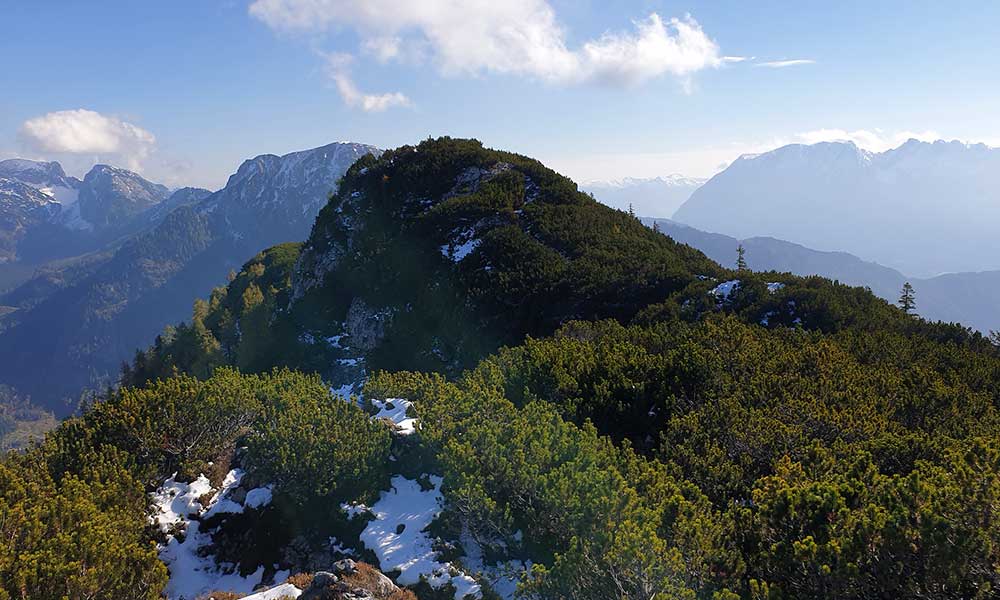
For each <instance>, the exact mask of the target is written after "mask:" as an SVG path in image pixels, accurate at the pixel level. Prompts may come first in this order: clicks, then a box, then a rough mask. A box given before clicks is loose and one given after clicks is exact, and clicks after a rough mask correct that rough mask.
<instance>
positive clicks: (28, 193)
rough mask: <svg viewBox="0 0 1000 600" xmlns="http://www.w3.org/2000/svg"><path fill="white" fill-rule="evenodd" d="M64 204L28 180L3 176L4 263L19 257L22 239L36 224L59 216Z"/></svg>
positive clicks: (0, 252)
mask: <svg viewBox="0 0 1000 600" xmlns="http://www.w3.org/2000/svg"><path fill="white" fill-rule="evenodd" d="M61 208H62V207H61V206H60V205H59V203H58V202H56V201H55V200H54V199H53V198H52V197H51V196H49V195H47V194H45V193H42V192H40V191H38V190H37V189H35V188H34V187H32V186H30V185H28V184H25V183H22V182H20V181H17V180H15V179H5V178H0V263H4V262H11V261H14V260H15V259H17V256H18V254H17V247H18V243H19V242H20V241H21V240H22V239H24V237H25V236H26V235H27V234H28V232H29V231H30V230H31V229H32V228H34V227H37V226H39V225H42V224H44V223H47V222H50V221H52V220H53V219H55V218H56V217H57V216H58V215H59V211H60V210H61Z"/></svg>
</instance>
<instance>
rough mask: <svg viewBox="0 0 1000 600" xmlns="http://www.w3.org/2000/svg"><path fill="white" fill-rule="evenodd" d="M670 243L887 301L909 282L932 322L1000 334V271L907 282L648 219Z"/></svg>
mask: <svg viewBox="0 0 1000 600" xmlns="http://www.w3.org/2000/svg"><path fill="white" fill-rule="evenodd" d="M643 221H644V222H645V223H647V224H648V225H650V226H652V225H653V223H654V222H655V223H656V226H657V227H658V228H659V230H660V231H661V232H662V233H663V234H664V235H668V236H670V237H671V238H673V239H675V240H677V241H678V242H682V243H685V244H688V245H690V246H692V247H694V248H697V249H698V250H701V251H702V252H704V253H705V254H706V255H707V256H708V257H709V258H711V259H712V260H714V261H717V262H719V263H720V264H723V265H727V264H728V265H734V264H735V261H736V249H737V247H738V246H740V245H742V246H743V248H744V250H745V251H746V261H747V266H749V268H750V269H752V270H755V271H777V272H779V273H782V272H787V273H794V274H796V275H802V276H808V275H820V276H822V277H827V278H830V279H835V280H837V281H840V282H842V283H846V284H848V285H854V286H861V287H866V288H869V289H871V290H872V292H873V293H875V294H876V295H877V296H879V297H881V298H883V299H885V300H887V301H888V302H896V301H897V300H898V299H899V294H900V289H901V288H902V287H903V284H904V283H905V282H907V281H909V282H910V283H911V284H912V285H913V286H914V288H915V289H916V294H917V312H918V313H919V314H920V315H922V316H923V317H925V318H927V319H929V320H932V321H944V322H948V323H953V322H957V323H963V324H965V325H967V326H970V327H973V328H975V329H978V330H979V331H981V332H982V333H983V334H988V333H989V332H990V331H993V330H1000V312H998V310H997V306H1000V271H982V272H975V273H950V274H947V275H939V276H937V277H930V278H926V279H921V278H916V277H907V276H906V275H904V274H903V273H900V272H899V271H897V270H895V269H890V268H889V267H885V266H882V265H879V264H877V263H873V262H868V261H864V260H861V259H860V258H858V257H856V256H854V255H852V254H848V253H847V252H823V251H819V250H813V249H811V248H807V247H805V246H802V245H800V244H793V243H792V242H787V241H784V240H778V239H775V238H769V237H750V238H745V239H743V240H739V239H737V238H734V237H730V236H727V235H722V234H719V233H708V232H705V231H700V230H698V229H695V228H694V227H690V226H688V225H684V224H682V223H678V222H676V221H671V220H669V219H648V218H647V219H643Z"/></svg>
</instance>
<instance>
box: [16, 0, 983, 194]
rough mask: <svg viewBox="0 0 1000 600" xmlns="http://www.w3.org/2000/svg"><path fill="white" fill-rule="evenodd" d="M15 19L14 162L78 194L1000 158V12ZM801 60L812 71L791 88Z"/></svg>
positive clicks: (796, 5) (171, 5) (363, 5)
mask: <svg viewBox="0 0 1000 600" xmlns="http://www.w3.org/2000/svg"><path fill="white" fill-rule="evenodd" d="M404 7H405V8H404ZM0 14H2V15H3V21H4V32H5V35H4V36H2V37H0V51H2V52H3V56H5V57H6V60H5V61H4V67H3V70H2V72H3V74H2V76H0V77H2V79H0V81H2V82H3V85H2V88H3V90H4V91H3V93H2V94H0V157H6V156H13V155H22V156H29V157H33V158H50V159H58V160H61V161H62V162H63V163H64V165H65V166H67V168H68V170H70V171H75V172H76V174H80V171H81V170H83V169H85V168H87V167H89V165H90V164H92V163H93V162H95V161H103V162H112V163H118V164H122V165H124V166H131V167H133V168H136V169H140V170H141V171H142V172H143V173H144V174H146V175H147V176H149V177H150V178H152V179H156V180H159V181H164V182H166V183H168V184H170V185H183V184H196V185H203V186H207V187H212V188H215V187H218V186H221V185H222V184H223V183H224V182H225V179H226V177H227V176H228V175H229V174H230V173H232V172H233V171H234V170H235V168H236V167H237V166H238V165H239V163H240V162H241V161H242V160H243V159H245V158H247V157H250V156H253V155H256V154H261V153H268V152H269V153H276V154H281V153H285V152H289V151H293V150H299V149H304V148H309V147H314V146H318V145H322V144H325V143H328V142H331V141H336V140H352V141H360V142H366V143H371V144H375V145H379V146H382V147H392V146H397V145H400V144H405V143H414V142H417V141H419V140H421V139H423V138H426V137H428V136H437V135H453V136H463V137H476V138H479V139H481V140H483V141H484V143H486V144H487V145H489V146H493V147H498V148H504V149H510V150H515V151H518V152H522V153H525V154H529V155H532V156H535V157H537V158H540V159H542V160H543V161H545V162H546V163H547V164H549V165H550V166H553V167H554V168H557V169H558V170H560V171H562V172H565V173H566V174H568V175H570V176H572V177H574V178H576V179H578V180H590V179H612V178H618V177H623V176H654V175H665V174H668V173H673V172H680V173H684V174H688V175H694V176H707V175H711V174H712V173H713V172H714V171H716V170H717V169H718V168H720V166H721V165H723V164H725V163H726V162H728V161H730V160H732V159H733V158H735V157H736V156H738V155H739V154H740V153H743V152H755V151H762V150H766V149H768V148H772V147H775V146H777V145H780V144H783V143H789V142H810V141H818V140H820V139H839V138H851V139H855V140H857V141H858V142H859V143H861V144H862V145H865V146H868V147H871V148H873V149H883V148H885V147H889V146H891V145H894V144H896V143H897V142H899V141H902V140H903V138H905V137H908V136H910V135H916V136H920V137H927V138H936V137H944V138H948V139H952V138H957V139H962V140H967V141H985V142H987V143H991V144H995V145H1000V69H998V65H997V58H996V57H997V56H1000V47H998V45H1000V44H998V42H997V41H996V36H995V31H996V27H997V25H998V24H1000V3H997V2H953V3H949V5H948V6H947V7H946V6H945V5H944V4H942V3H939V2H923V1H917V0H914V1H898V2H876V3H872V2H853V1H844V2H836V3H827V2H812V1H809V2H745V1H728V0H715V1H712V2H665V1H655V0H650V1H646V0H634V1H625V0H604V1H598V0H573V1H569V0H509V2H507V3H499V2H496V0H491V1H489V2H484V1H482V0H469V1H466V2H458V1H454V0H452V1H449V0H410V1H409V2H399V1H398V0H397V1H396V2H395V3H394V2H391V1H389V0H364V1H363V0H256V1H255V2H250V1H212V0H202V1H190V2H182V1H174V2H124V1H122V2H114V1H102V2H97V3H84V2H56V1H51V0H34V1H29V0H0ZM651 15H656V16H657V17H658V19H659V21H658V23H659V26H657V24H656V23H655V22H654V21H652V20H651V19H653V17H651ZM686 15H690V20H688V18H687V17H686ZM672 18H678V19H680V21H679V22H678V23H679V25H678V24H677V23H674V22H672V21H671V19H672ZM679 28H685V30H686V33H685V32H682V31H680V29H679ZM737 59H740V60H739V61H737ZM791 60H799V61H807V62H804V63H799V64H793V65H790V66H783V67H781V66H776V65H775V64H774V63H777V64H780V63H781V62H782V61H791ZM769 64H770V65H771V66H767V65H769Z"/></svg>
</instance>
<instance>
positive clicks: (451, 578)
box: [342, 475, 482, 600]
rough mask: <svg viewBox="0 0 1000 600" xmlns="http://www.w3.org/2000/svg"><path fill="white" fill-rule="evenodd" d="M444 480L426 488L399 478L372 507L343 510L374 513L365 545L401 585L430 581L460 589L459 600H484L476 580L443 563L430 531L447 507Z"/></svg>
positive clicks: (434, 478) (433, 480)
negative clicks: (444, 507) (445, 505)
mask: <svg viewBox="0 0 1000 600" xmlns="http://www.w3.org/2000/svg"><path fill="white" fill-rule="evenodd" d="M441 481H442V479H441V477H438V476H436V475H431V476H430V482H431V485H432V486H433V487H431V489H429V490H424V489H422V487H421V485H420V483H419V482H418V481H415V480H412V479H407V478H406V477H403V476H402V475H396V476H395V477H393V478H392V489H391V490H389V491H387V492H382V494H381V496H380V497H379V500H378V502H376V503H375V504H374V505H373V506H372V507H371V508H367V507H364V506H359V505H343V506H342V508H343V509H344V510H346V511H347V513H348V514H349V515H351V516H354V515H357V514H361V513H369V514H371V515H372V516H373V517H374V519H372V520H371V521H369V522H368V524H367V526H366V527H365V529H364V531H362V532H361V541H362V542H363V543H364V545H365V547H367V548H369V549H370V550H372V552H374V553H375V555H376V556H377V557H378V560H379V567H380V568H381V569H382V570H383V571H387V572H388V571H399V577H398V578H397V580H396V583H397V584H398V585H403V586H407V585H416V584H417V583H419V582H420V580H421V579H426V580H427V583H429V584H430V586H431V587H433V588H435V589H437V588H440V587H442V586H444V585H445V584H447V583H451V584H452V585H453V586H455V600H461V599H462V598H464V597H465V596H470V595H471V596H473V597H474V598H482V590H481V589H480V586H479V584H478V583H476V580H475V579H473V578H472V577H470V576H469V575H467V574H466V573H464V572H462V571H461V570H459V569H458V568H457V567H456V566H455V565H453V564H451V563H449V562H444V563H442V562H439V561H438V559H437V556H438V553H437V551H435V550H434V548H433V542H434V540H433V539H432V538H431V537H430V535H428V533H427V532H426V531H425V530H426V529H427V527H428V526H429V525H430V524H431V523H432V522H433V521H434V519H435V518H437V516H438V515H439V514H440V513H441V510H442V506H443V505H444V496H442V494H441Z"/></svg>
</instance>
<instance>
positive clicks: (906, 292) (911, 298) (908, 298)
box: [899, 281, 917, 314]
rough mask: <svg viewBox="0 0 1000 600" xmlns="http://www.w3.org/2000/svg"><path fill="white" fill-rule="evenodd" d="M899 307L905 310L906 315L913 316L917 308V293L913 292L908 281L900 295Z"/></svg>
mask: <svg viewBox="0 0 1000 600" xmlns="http://www.w3.org/2000/svg"><path fill="white" fill-rule="evenodd" d="M899 307H900V308H902V309H903V312H905V313H906V314H911V313H913V311H914V310H915V309H916V308H917V300H916V293H915V292H914V291H913V286H912V285H910V282H909V281H907V282H906V283H904V284H903V291H902V292H901V293H900V295H899Z"/></svg>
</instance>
